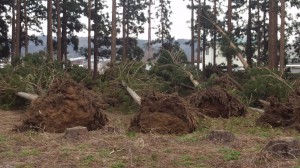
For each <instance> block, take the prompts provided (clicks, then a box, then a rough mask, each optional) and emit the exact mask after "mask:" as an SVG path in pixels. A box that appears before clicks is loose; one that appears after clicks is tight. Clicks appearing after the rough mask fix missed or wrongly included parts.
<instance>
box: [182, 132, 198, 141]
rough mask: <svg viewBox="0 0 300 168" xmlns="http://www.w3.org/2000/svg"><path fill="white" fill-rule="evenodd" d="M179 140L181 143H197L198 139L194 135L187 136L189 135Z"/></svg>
mask: <svg viewBox="0 0 300 168" xmlns="http://www.w3.org/2000/svg"><path fill="white" fill-rule="evenodd" d="M178 140H179V141H180V142H197V141H198V138H197V137H195V135H194V134H187V135H182V136H180V137H178Z"/></svg>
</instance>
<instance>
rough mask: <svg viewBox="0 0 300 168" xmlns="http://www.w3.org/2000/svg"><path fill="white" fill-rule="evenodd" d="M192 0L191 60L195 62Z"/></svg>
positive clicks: (192, 7) (192, 3)
mask: <svg viewBox="0 0 300 168" xmlns="http://www.w3.org/2000/svg"><path fill="white" fill-rule="evenodd" d="M194 31H195V30H194V0H191V62H192V65H193V66H194V63H195V39H194Z"/></svg>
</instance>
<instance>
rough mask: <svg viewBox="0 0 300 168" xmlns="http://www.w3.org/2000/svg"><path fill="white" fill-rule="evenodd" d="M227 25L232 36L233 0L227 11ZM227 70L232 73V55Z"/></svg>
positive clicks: (228, 59)
mask: <svg viewBox="0 0 300 168" xmlns="http://www.w3.org/2000/svg"><path fill="white" fill-rule="evenodd" d="M227 17H228V18H227V19H228V20H227V26H228V36H229V37H230V39H231V37H232V30H233V25H232V21H231V20H232V0H228V11H227ZM226 58H227V72H228V73H229V74H231V73H232V55H227V57H226Z"/></svg>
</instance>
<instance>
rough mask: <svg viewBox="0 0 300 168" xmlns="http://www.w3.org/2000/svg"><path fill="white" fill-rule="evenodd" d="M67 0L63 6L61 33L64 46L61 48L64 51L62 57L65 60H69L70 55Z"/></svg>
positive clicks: (64, 0)
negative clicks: (68, 53)
mask: <svg viewBox="0 0 300 168" xmlns="http://www.w3.org/2000/svg"><path fill="white" fill-rule="evenodd" d="M66 2H67V0H63V7H62V13H63V17H62V33H61V43H62V48H61V53H62V59H63V61H67V59H68V56H67V52H68V49H67V47H68V46H67V23H68V20H67V9H66V7H65V5H66Z"/></svg>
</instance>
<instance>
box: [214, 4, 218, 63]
mask: <svg viewBox="0 0 300 168" xmlns="http://www.w3.org/2000/svg"><path fill="white" fill-rule="evenodd" d="M213 10H214V17H215V18H214V22H215V23H216V22H217V0H214V9H213ZM213 35H214V41H213V43H214V44H213V65H214V66H216V65H217V62H216V58H217V28H216V27H214V33H213Z"/></svg>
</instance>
